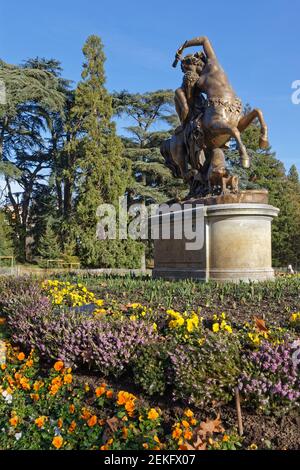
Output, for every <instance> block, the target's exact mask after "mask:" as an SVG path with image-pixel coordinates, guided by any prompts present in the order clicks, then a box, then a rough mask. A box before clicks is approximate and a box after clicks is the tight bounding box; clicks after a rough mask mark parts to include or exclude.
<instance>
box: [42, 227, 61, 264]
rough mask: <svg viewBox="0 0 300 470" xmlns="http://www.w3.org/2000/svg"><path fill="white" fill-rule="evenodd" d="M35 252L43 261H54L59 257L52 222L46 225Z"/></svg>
mask: <svg viewBox="0 0 300 470" xmlns="http://www.w3.org/2000/svg"><path fill="white" fill-rule="evenodd" d="M37 251H38V253H39V255H40V256H41V257H42V258H43V259H49V260H50V259H51V260H55V259H58V258H60V257H61V250H60V246H59V242H58V238H57V236H56V234H55V231H54V230H53V222H52V220H49V221H48V223H47V226H46V230H45V233H44V235H42V236H41V238H40V240H39V245H38V248H37Z"/></svg>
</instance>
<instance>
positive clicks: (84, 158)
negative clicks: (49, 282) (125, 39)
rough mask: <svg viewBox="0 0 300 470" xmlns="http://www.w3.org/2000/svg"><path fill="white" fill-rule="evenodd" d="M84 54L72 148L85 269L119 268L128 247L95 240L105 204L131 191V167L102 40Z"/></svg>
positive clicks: (90, 44) (93, 42)
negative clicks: (99, 209) (125, 155)
mask: <svg viewBox="0 0 300 470" xmlns="http://www.w3.org/2000/svg"><path fill="white" fill-rule="evenodd" d="M83 54H84V59H85V60H84V64H83V71H82V74H81V76H82V80H81V81H80V82H79V84H78V86H77V88H76V91H75V103H74V107H73V109H72V120H73V123H74V124H73V125H74V127H75V128H74V129H73V131H74V132H73V133H74V134H76V140H75V141H73V142H71V147H72V151H74V152H75V153H76V154H77V155H78V158H77V161H76V169H77V179H76V207H75V218H74V221H75V229H74V231H75V235H76V238H77V243H78V254H79V256H80V259H81V261H82V263H83V264H84V265H87V266H95V267H99V266H103V265H104V266H105V265H108V264H109V265H110V266H115V265H117V264H118V260H121V259H122V256H121V251H122V249H126V246H125V245H126V242H122V241H114V240H96V225H97V216H96V210H97V207H98V206H99V205H100V204H102V203H110V204H114V205H117V203H118V198H119V196H122V195H124V193H125V191H126V188H127V187H128V186H129V181H130V179H131V169H130V162H129V161H128V160H127V159H126V158H123V157H122V142H121V140H120V138H119V137H117V135H116V128H115V123H114V122H113V121H112V116H113V109H112V98H111V96H110V94H109V93H108V91H107V90H106V88H105V72H104V62H105V55H104V52H103V45H102V42H101V39H100V38H99V37H97V36H90V37H89V38H88V39H87V41H86V43H85V45H84V47H83ZM139 251H140V250H139V249H137V259H138V258H139ZM123 264H124V263H123Z"/></svg>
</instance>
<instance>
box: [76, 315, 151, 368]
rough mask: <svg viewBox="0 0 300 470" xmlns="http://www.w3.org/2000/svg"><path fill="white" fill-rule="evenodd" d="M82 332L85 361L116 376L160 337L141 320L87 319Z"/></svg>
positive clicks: (82, 326) (83, 323) (82, 324)
mask: <svg viewBox="0 0 300 470" xmlns="http://www.w3.org/2000/svg"><path fill="white" fill-rule="evenodd" d="M79 334H80V335H81V339H82V346H81V347H82V358H83V361H84V362H85V363H86V364H88V365H89V366H90V367H93V368H95V369H96V370H99V371H101V372H102V373H103V374H105V375H109V374H113V375H114V376H119V375H120V374H121V373H122V372H124V370H125V369H126V367H129V366H130V365H131V364H132V363H133V362H134V360H135V359H136V358H137V356H138V355H139V351H140V349H141V348H143V347H145V346H147V345H149V344H154V343H155V342H156V341H157V340H158V336H157V333H156V332H155V331H154V330H153V328H151V327H149V324H148V323H146V322H144V321H142V320H139V321H128V320H126V319H121V320H114V319H110V320H105V319H104V320H102V321H98V322H95V321H94V320H84V321H83V322H82V323H81V326H80V332H77V335H79Z"/></svg>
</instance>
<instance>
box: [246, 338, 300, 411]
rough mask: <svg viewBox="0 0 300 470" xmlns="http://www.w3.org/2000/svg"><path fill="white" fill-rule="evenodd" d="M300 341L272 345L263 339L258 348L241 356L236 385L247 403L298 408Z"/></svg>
mask: <svg viewBox="0 0 300 470" xmlns="http://www.w3.org/2000/svg"><path fill="white" fill-rule="evenodd" d="M299 364H300V341H295V342H293V343H285V344H280V345H272V344H270V343H268V342H267V341H264V342H263V343H262V344H261V346H260V347H259V350H258V351H249V352H247V353H246V354H244V355H243V358H242V373H241V377H240V379H239V388H240V390H241V393H242V395H243V396H244V399H245V400H246V402H248V404H249V405H250V406H253V407H258V408H260V409H262V410H264V411H271V410H275V409H278V407H279V406H280V407H281V411H282V412H283V411H285V410H286V409H288V408H292V407H299V405H300V402H299V399H300V367H299Z"/></svg>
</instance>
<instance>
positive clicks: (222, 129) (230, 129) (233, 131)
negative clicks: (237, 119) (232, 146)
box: [213, 124, 250, 168]
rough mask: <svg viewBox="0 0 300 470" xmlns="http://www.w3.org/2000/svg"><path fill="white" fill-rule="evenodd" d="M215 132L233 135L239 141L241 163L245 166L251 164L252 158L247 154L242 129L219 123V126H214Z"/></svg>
mask: <svg viewBox="0 0 300 470" xmlns="http://www.w3.org/2000/svg"><path fill="white" fill-rule="evenodd" d="M213 132H214V134H216V135H218V134H228V135H230V136H231V137H233V138H234V139H235V141H236V143H237V146H238V150H239V154H240V157H241V163H242V167H243V168H249V166H250V159H249V156H248V154H247V149H246V147H245V145H244V144H243V141H242V138H241V134H240V131H239V129H238V128H237V127H226V125H225V126H224V127H222V125H220V124H219V125H218V127H213Z"/></svg>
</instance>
